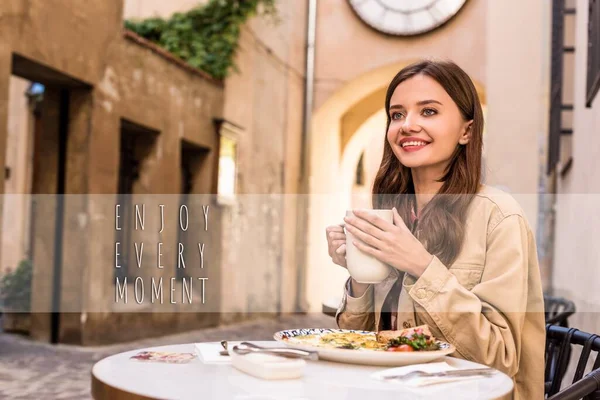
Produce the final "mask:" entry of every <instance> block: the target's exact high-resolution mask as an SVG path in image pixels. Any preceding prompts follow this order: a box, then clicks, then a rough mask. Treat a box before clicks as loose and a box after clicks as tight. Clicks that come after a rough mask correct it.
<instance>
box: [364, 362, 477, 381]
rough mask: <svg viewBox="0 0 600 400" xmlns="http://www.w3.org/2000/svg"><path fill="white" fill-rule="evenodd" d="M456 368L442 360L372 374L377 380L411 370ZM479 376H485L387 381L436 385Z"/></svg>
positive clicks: (425, 370)
mask: <svg viewBox="0 0 600 400" xmlns="http://www.w3.org/2000/svg"><path fill="white" fill-rule="evenodd" d="M456 369H458V368H456V367H453V366H452V365H450V364H448V363H447V362H446V361H442V362H434V363H427V364H415V365H407V366H404V367H398V368H390V369H385V370H383V371H377V372H375V373H373V374H371V378H373V379H377V380H383V378H384V377H385V376H391V375H405V374H408V373H409V372H413V371H423V372H443V371H452V370H456ZM478 378H483V376H482V375H473V376H452V377H415V378H412V379H408V380H405V381H403V380H400V379H389V380H387V382H389V383H399V384H402V385H406V386H412V387H420V386H427V385H434V384H438V383H446V382H457V381H464V380H473V379H478Z"/></svg>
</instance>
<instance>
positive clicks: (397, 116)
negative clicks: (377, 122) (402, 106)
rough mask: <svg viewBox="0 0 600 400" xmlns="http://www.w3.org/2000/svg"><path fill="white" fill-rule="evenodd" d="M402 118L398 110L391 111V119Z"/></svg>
mask: <svg viewBox="0 0 600 400" xmlns="http://www.w3.org/2000/svg"><path fill="white" fill-rule="evenodd" d="M400 118H402V114H401V113H399V112H395V113H392V119H400Z"/></svg>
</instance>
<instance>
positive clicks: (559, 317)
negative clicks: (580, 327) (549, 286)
mask: <svg viewBox="0 0 600 400" xmlns="http://www.w3.org/2000/svg"><path fill="white" fill-rule="evenodd" d="M544 311H545V314H546V323H547V324H551V325H560V326H564V327H568V326H569V321H568V318H569V317H570V316H571V315H573V314H574V313H575V303H573V302H572V301H571V300H567V299H564V298H562V297H554V296H549V295H544Z"/></svg>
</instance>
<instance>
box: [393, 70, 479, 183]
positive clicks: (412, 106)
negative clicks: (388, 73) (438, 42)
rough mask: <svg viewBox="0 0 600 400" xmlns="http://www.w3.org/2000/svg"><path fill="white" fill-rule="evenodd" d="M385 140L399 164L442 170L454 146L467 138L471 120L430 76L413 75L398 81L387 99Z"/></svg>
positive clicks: (434, 170)
mask: <svg viewBox="0 0 600 400" xmlns="http://www.w3.org/2000/svg"><path fill="white" fill-rule="evenodd" d="M388 113H389V116H390V126H389V129H388V131H387V140H388V142H389V144H390V146H391V147H392V151H393V152H394V154H395V155H396V157H397V158H398V160H399V161H400V163H402V165H404V166H406V167H409V168H412V169H413V172H414V169H419V170H421V169H423V170H425V169H426V170H430V169H431V170H432V171H431V172H435V174H436V175H440V176H441V174H443V171H444V169H445V168H446V165H447V164H448V163H449V161H450V159H451V157H452V154H453V153H454V150H455V149H456V146H457V145H459V144H462V145H464V144H466V143H467V142H468V141H469V135H470V128H469V127H470V125H471V123H472V121H465V120H464V119H463V117H462V114H461V113H460V111H459V109H458V106H457V105H456V103H454V101H453V100H452V98H451V97H450V95H449V94H448V93H446V91H445V90H444V88H443V87H442V86H441V85H440V84H439V83H438V82H437V81H436V80H435V79H433V78H430V77H429V76H426V75H416V76H414V77H412V78H410V79H407V80H405V81H404V82H402V83H400V84H399V85H398V86H397V87H396V89H395V90H394V93H393V94H392V97H391V100H390V109H389V110H388Z"/></svg>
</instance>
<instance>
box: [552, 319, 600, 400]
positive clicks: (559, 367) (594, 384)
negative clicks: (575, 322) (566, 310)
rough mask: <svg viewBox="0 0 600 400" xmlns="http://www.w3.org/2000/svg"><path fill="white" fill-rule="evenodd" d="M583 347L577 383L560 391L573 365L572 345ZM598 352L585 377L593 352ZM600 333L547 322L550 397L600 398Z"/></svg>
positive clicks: (554, 398) (556, 398)
mask: <svg viewBox="0 0 600 400" xmlns="http://www.w3.org/2000/svg"><path fill="white" fill-rule="evenodd" d="M572 345H579V346H582V349H581V355H580V356H579V361H578V362H577V368H576V370H575V374H574V376H573V384H572V385H571V386H569V387H567V388H565V389H564V390H563V391H562V392H559V390H560V387H561V384H562V381H563V378H564V375H565V372H566V370H567V367H568V366H569V359H570V354H571V346H572ZM592 352H595V353H596V355H595V359H594V364H593V367H592V372H591V373H589V374H587V375H586V376H585V377H584V376H583V374H584V372H585V369H586V366H587V364H588V360H590V355H591V353H592ZM599 352H600V336H598V335H595V334H591V333H586V332H582V331H580V330H578V329H575V328H566V327H562V326H557V325H550V324H548V325H546V370H545V374H544V376H545V387H544V389H545V393H546V394H547V395H548V398H549V399H553V400H570V399H580V398H582V397H584V398H585V399H586V400H592V399H593V400H600V369H599V368H600V356H598V353H599Z"/></svg>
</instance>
